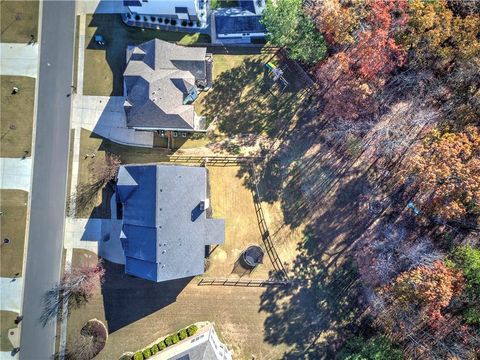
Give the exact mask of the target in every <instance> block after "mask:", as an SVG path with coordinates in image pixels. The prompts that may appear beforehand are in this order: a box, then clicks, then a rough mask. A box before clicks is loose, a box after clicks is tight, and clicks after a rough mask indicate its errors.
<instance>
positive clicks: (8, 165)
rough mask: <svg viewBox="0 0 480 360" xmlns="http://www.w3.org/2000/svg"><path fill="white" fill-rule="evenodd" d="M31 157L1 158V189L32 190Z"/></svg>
mask: <svg viewBox="0 0 480 360" xmlns="http://www.w3.org/2000/svg"><path fill="white" fill-rule="evenodd" d="M31 174H32V159H31V158H25V159H22V158H0V189H13V190H24V191H30V184H31Z"/></svg>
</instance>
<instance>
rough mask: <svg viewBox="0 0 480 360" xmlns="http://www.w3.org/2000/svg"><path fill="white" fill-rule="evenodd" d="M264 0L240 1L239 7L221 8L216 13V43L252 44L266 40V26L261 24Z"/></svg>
mask: <svg viewBox="0 0 480 360" xmlns="http://www.w3.org/2000/svg"><path fill="white" fill-rule="evenodd" d="M264 7H265V3H264V1H263V0H257V1H253V0H244V1H239V6H238V7H231V8H220V9H217V10H215V12H214V23H215V26H214V27H215V29H214V30H215V36H214V39H213V41H214V42H215V43H251V42H255V41H257V40H262V41H263V40H264V39H265V35H266V32H267V31H266V29H265V26H264V25H263V24H262V23H261V22H260V20H261V19H262V12H263V9H264Z"/></svg>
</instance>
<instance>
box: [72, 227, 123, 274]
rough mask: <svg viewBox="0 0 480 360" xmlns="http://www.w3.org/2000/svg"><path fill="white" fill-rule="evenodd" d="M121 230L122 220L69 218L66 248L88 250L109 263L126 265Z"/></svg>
mask: <svg viewBox="0 0 480 360" xmlns="http://www.w3.org/2000/svg"><path fill="white" fill-rule="evenodd" d="M121 228H122V221H121V220H110V219H73V218H67V220H66V223H65V242H64V246H65V248H66V249H68V248H71V249H84V250H88V251H91V252H94V253H95V254H98V255H99V256H101V257H102V258H104V259H106V260H108V261H111V262H114V263H117V264H125V255H124V253H123V249H122V244H121V242H120V231H121Z"/></svg>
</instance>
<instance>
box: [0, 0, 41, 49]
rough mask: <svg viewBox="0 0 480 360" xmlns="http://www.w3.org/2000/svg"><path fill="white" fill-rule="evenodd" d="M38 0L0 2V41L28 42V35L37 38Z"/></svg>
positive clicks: (6, 0) (7, 0) (3, 0)
mask: <svg viewBox="0 0 480 360" xmlns="http://www.w3.org/2000/svg"><path fill="white" fill-rule="evenodd" d="M38 3H39V2H38V1H37V0H28V1H10V0H2V1H1V2H0V14H1V15H0V29H1V34H0V41H1V42H7V43H28V42H29V41H30V39H31V38H30V35H33V36H34V37H35V39H37V30H38Z"/></svg>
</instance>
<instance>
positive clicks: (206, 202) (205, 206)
mask: <svg viewBox="0 0 480 360" xmlns="http://www.w3.org/2000/svg"><path fill="white" fill-rule="evenodd" d="M209 207H210V199H205V200H204V201H200V210H202V211H204V210H205V209H208V208H209Z"/></svg>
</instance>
